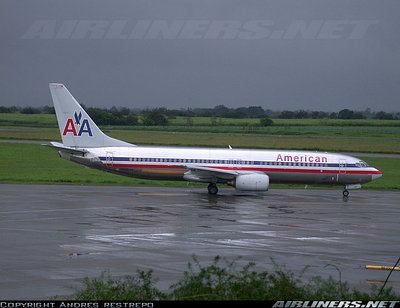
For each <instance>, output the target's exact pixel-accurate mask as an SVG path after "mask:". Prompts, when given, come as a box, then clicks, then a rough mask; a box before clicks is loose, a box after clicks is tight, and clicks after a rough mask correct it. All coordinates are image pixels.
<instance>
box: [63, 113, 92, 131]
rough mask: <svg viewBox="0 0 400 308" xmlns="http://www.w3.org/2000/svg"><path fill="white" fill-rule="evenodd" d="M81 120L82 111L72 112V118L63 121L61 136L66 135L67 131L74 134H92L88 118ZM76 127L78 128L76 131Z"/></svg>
mask: <svg viewBox="0 0 400 308" xmlns="http://www.w3.org/2000/svg"><path fill="white" fill-rule="evenodd" d="M74 120H75V122H74ZM81 120H82V112H79V114H77V113H76V112H74V119H71V118H69V119H67V122H66V123H65V127H64V131H63V136H66V135H67V134H68V133H72V134H73V135H74V136H82V134H83V133H87V134H88V135H89V136H93V134H92V129H91V128H90V124H89V121H88V119H83V120H82V122H81ZM77 129H79V131H78V132H77Z"/></svg>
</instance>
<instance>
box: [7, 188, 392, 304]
mask: <svg viewBox="0 0 400 308" xmlns="http://www.w3.org/2000/svg"><path fill="white" fill-rule="evenodd" d="M0 191H1V196H2V198H1V200H0V217H1V219H0V231H1V242H0V245H1V249H0V272H1V274H0V275H1V277H2V279H1V282H0V298H2V299H22V298H25V299H27V298H30V299H32V298H38V299H43V298H49V297H52V296H56V295H67V294H71V293H73V290H72V289H70V287H71V286H75V287H76V286H79V285H80V283H79V281H80V279H82V278H84V277H99V276H100V274H101V273H102V272H103V271H104V270H109V271H110V273H111V274H112V275H115V276H124V275H129V274H134V273H135V271H136V270H137V269H141V270H150V269H151V270H154V276H155V277H159V278H160V281H159V282H158V284H159V288H160V289H167V288H168V287H169V286H170V285H171V284H172V283H174V282H176V281H178V280H179V279H180V278H182V275H183V272H184V270H186V269H187V263H188V262H189V261H191V260H192V255H196V256H197V258H198V259H199V261H200V262H201V263H202V264H209V263H211V261H212V259H213V258H214V257H215V256H217V255H219V256H223V257H228V258H236V257H241V259H240V260H238V264H247V263H248V262H250V261H251V262H255V263H256V264H257V268H258V269H260V270H271V269H273V262H276V263H277V264H281V265H285V266H286V268H287V269H288V270H291V271H293V272H294V273H295V274H299V275H300V273H301V272H302V271H303V270H304V269H305V268H306V267H307V268H306V270H305V271H304V273H303V274H302V275H303V276H302V277H303V278H305V279H306V278H309V277H313V276H317V275H318V276H321V277H323V278H327V277H328V276H332V277H334V278H335V279H337V280H339V277H340V279H341V280H342V281H347V282H348V283H349V284H350V286H351V287H356V288H358V289H361V290H369V288H370V286H372V285H377V286H381V285H382V282H383V281H384V280H385V279H386V277H387V275H388V272H387V271H380V270H368V269H366V268H365V266H366V265H385V266H393V265H394V263H395V262H396V260H397V259H398V257H399V254H398V253H399V252H398V245H397V243H398V240H397V238H398V234H399V230H400V229H399V224H398V217H399V215H400V207H399V200H400V192H398V191H376V190H359V191H354V192H352V193H351V196H350V198H349V199H348V200H343V199H342V195H341V191H340V190H309V189H307V190H305V189H271V190H270V191H268V192H265V193H262V194H255V193H254V194H237V193H236V192H235V191H234V190H233V189H229V188H226V189H221V193H220V195H217V196H209V195H208V194H207V193H206V191H205V190H204V189H203V188H172V187H164V188H163V187H128V186H75V185H15V184H0ZM398 274H399V272H394V273H393V274H392V276H391V279H390V280H389V284H388V286H392V287H393V288H394V289H395V291H396V292H399V290H400V276H399V275H398ZM339 275H340V276H339Z"/></svg>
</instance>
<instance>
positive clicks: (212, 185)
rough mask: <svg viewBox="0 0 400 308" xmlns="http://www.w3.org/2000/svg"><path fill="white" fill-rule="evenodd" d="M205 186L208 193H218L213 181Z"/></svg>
mask: <svg viewBox="0 0 400 308" xmlns="http://www.w3.org/2000/svg"><path fill="white" fill-rule="evenodd" d="M207 188H208V193H209V194H210V195H216V194H217V193H218V187H217V185H215V184H213V183H210V185H208V187H207Z"/></svg>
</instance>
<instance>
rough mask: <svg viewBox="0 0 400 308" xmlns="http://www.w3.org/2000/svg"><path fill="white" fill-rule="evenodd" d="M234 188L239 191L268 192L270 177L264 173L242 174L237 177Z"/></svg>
mask: <svg viewBox="0 0 400 308" xmlns="http://www.w3.org/2000/svg"><path fill="white" fill-rule="evenodd" d="M233 186H234V187H235V188H236V189H237V190H253V191H265V190H268V186H269V176H268V175H266V174H262V173H250V174H241V175H238V176H237V177H236V179H235V185H233Z"/></svg>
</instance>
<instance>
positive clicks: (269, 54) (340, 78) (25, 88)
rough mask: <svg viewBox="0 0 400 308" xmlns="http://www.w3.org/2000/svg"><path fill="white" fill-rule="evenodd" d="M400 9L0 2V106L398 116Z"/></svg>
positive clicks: (363, 4) (339, 1) (280, 2)
mask: <svg viewBox="0 0 400 308" xmlns="http://www.w3.org/2000/svg"><path fill="white" fill-rule="evenodd" d="M399 9H400V3H399V2H398V1H386V0H383V1H376V0H352V1H348V0H335V1H333V0H324V1H321V0H318V1H317V0H314V1H313V0H308V1H305V0H295V1H294V0H275V1H256V0H251V1H161V0H159V1H149V0H146V1H121V0H116V1H104V0H97V1H54V0H52V1H50V0H49V1H44V0H37V1H34V2H32V1H13V0H3V1H2V2H0V37H1V40H2V48H1V49H0V68H1V70H0V77H1V78H0V91H1V93H2V102H1V103H0V105H31V106H43V105H46V104H47V105H50V104H51V99H50V95H49V93H48V92H49V91H48V86H47V84H48V83H49V82H63V83H65V84H66V85H67V87H68V88H69V89H70V91H71V92H72V93H73V94H74V96H75V97H76V98H77V99H78V101H80V102H82V103H85V104H87V105H90V106H99V107H111V106H129V107H156V106H165V107H169V108H186V107H200V106H202V107H212V106H215V105H218V104H224V105H226V106H229V107H239V106H249V105H260V106H263V107H264V108H270V109H280V110H282V109H292V110H293V109H314V110H328V111H338V110H340V109H342V108H351V109H359V110H363V109H366V108H372V109H373V110H386V111H398V110H399V107H398V105H399V104H398V97H399V94H400V93H399V92H400V90H399V89H400V87H399V86H398V80H400V79H399V77H400V76H399V74H400V73H399V72H400V53H399V49H400V48H399V47H400V41H399V35H398V29H400V27H399V26H400V21H399V20H398V16H397V15H398V14H397V12H398V11H399Z"/></svg>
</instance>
